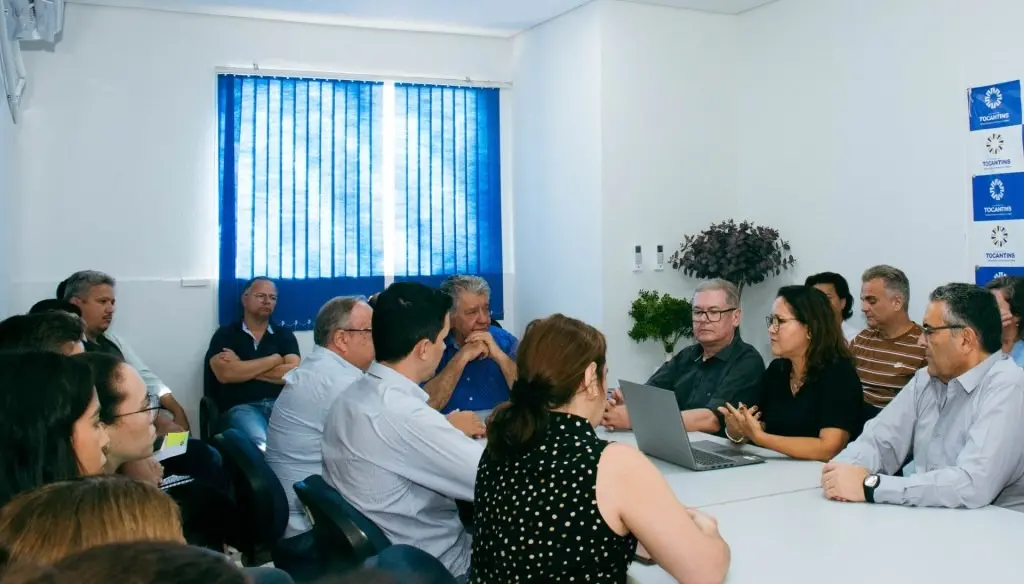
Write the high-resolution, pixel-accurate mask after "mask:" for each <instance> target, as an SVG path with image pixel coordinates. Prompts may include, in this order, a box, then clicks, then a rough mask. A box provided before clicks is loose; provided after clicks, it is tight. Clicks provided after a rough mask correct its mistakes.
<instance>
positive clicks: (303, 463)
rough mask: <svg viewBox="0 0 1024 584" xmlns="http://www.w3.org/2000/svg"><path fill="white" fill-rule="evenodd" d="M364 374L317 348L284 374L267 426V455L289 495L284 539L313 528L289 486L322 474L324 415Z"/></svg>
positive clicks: (329, 352)
mask: <svg viewBox="0 0 1024 584" xmlns="http://www.w3.org/2000/svg"><path fill="white" fill-rule="evenodd" d="M362 376H363V372H362V371H361V370H360V369H359V368H358V367H356V366H355V365H353V364H351V363H349V362H348V361H346V360H345V359H343V358H342V357H341V356H339V355H338V354H337V353H334V352H333V351H330V350H329V349H325V348H324V347H321V346H316V347H313V352H312V353H311V354H310V355H309V357H306V358H305V359H303V361H302V363H301V364H300V365H299V366H298V367H296V368H295V369H292V370H291V371H289V372H288V373H286V374H285V376H284V382H285V386H284V389H283V390H281V395H280V396H279V397H278V398H277V403H275V404H274V412H273V413H272V414H271V416H270V423H269V425H268V426H267V450H266V452H265V454H266V458H267V464H268V465H270V469H271V470H273V471H274V474H275V475H277V478H278V480H280V481H281V486H283V487H284V492H285V495H287V496H288V508H289V517H288V527H287V528H286V529H285V532H284V535H285V537H291V536H293V535H298V534H300V533H303V532H306V531H309V530H310V529H312V528H313V526H312V525H311V524H310V523H309V520H308V519H307V518H306V513H305V511H304V510H303V508H302V504H301V503H300V502H299V498H298V497H297V496H296V495H295V489H293V488H292V486H293V485H294V484H295V483H296V482H298V481H301V480H304V479H306V478H307V477H309V476H310V475H316V474H320V472H321V471H322V470H323V463H324V459H323V455H322V453H321V452H322V451H321V446H320V443H321V441H322V440H323V437H324V422H326V421H327V413H328V412H329V411H330V409H331V405H332V404H333V403H334V400H335V398H337V397H338V395H340V394H341V393H342V391H344V390H345V389H346V388H347V387H348V386H349V385H351V384H352V382H354V381H355V380H357V379H359V378H360V377H362Z"/></svg>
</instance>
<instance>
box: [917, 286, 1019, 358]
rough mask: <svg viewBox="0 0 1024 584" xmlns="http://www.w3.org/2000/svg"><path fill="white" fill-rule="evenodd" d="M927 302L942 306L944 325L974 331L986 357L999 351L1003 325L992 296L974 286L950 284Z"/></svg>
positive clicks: (931, 296)
mask: <svg viewBox="0 0 1024 584" xmlns="http://www.w3.org/2000/svg"><path fill="white" fill-rule="evenodd" d="M929 299H930V300H931V301H932V302H942V303H944V304H945V305H946V306H945V313H944V315H943V318H944V320H945V321H946V324H947V325H952V326H961V327H966V328H969V329H972V330H974V334H976V335H977V336H978V343H979V344H980V345H981V348H982V350H984V351H985V352H986V353H988V354H990V355H991V354H992V353H995V352H997V351H999V349H1000V348H1001V347H1002V344H1003V323H1002V320H1001V318H1000V315H999V305H998V304H997V303H996V299H995V297H994V296H993V295H992V293H991V292H989V291H988V290H986V289H984V288H982V287H981V286H975V285H974V284H961V283H952V284H946V285H945V286H939V287H938V288H936V289H935V290H934V291H932V293H931V295H930V296H929Z"/></svg>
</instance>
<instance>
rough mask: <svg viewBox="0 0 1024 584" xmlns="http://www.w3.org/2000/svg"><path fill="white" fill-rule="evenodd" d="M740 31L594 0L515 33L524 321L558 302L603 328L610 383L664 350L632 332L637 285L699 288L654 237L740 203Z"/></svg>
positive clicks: (721, 21) (677, 235) (695, 225)
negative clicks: (640, 260)
mask: <svg viewBox="0 0 1024 584" xmlns="http://www.w3.org/2000/svg"><path fill="white" fill-rule="evenodd" d="M734 31H735V23H734V22H733V20H732V19H731V18H730V17H726V16H720V15H711V14H706V13H702V12H694V11H687V10H675V9H670V8H664V7H658V6H649V5H644V4H636V3H632V2H611V1H599V2H594V3H591V4H588V5H586V6H584V7H583V8H580V9H578V10H575V11H573V12H571V13H569V14H567V15H565V16H562V17H560V18H558V19H555V20H553V21H551V22H548V23H546V24H544V25H542V26H540V27H537V28H535V29H533V30H531V31H529V32H527V33H524V34H522V35H519V37H518V38H517V40H516V67H515V93H516V110H515V131H516V134H515V156H514V166H515V177H516V198H515V205H516V210H515V216H516V254H517V263H516V278H517V286H516V293H515V296H516V302H517V314H518V317H519V322H520V324H525V323H526V322H527V321H528V320H530V319H532V318H536V317H540V316H546V315H548V314H550V313H552V312H556V311H561V312H565V313H567V314H569V315H572V316H576V317H579V318H582V319H583V320H585V321H587V322H588V323H590V324H593V325H594V326H597V327H598V328H600V329H602V330H603V331H604V332H605V334H606V336H607V338H608V343H609V355H608V359H609V368H610V370H611V376H612V380H613V383H614V380H615V379H616V378H618V377H622V378H626V379H640V380H643V379H646V378H647V376H648V375H649V374H650V372H651V371H652V370H653V369H654V368H655V367H656V366H657V365H658V364H659V363H660V362H661V360H662V358H663V351H662V349H661V346H660V345H659V344H657V343H653V342H651V343H645V344H643V345H637V344H636V343H634V342H633V341H631V340H629V338H628V337H627V336H626V331H627V330H628V329H629V328H630V326H631V325H632V323H631V321H630V319H629V317H628V311H629V306H630V303H631V302H632V301H633V299H634V298H635V297H636V294H637V292H638V291H639V290H640V289H641V288H648V289H657V290H659V291H661V292H669V293H672V294H675V295H678V296H689V295H691V294H692V291H693V285H694V282H692V281H689V280H687V279H686V278H684V277H683V276H681V275H680V274H678V273H676V272H675V271H673V270H672V269H671V268H670V267H668V268H667V269H666V270H665V271H664V272H653V271H652V268H653V262H654V257H655V255H654V252H655V246H656V245H657V244H662V245H664V246H665V252H666V253H665V255H666V258H667V257H668V256H669V255H670V254H671V253H672V251H674V250H675V249H676V247H677V246H678V244H679V243H680V242H681V240H682V236H683V234H685V233H688V232H692V231H695V230H698V229H701V228H703V227H706V226H707V225H708V224H710V223H711V222H712V221H714V220H720V219H725V218H728V217H729V216H731V215H732V213H733V210H734V208H735V204H736V192H735V187H734V181H733V179H732V176H733V173H734V172H735V160H734V159H735V149H736V146H735V142H734V141H733V140H732V139H731V136H732V135H733V134H734V133H735V130H736V127H735V115H736V114H735V111H734V108H735V105H734V104H735V100H734V99H733V98H732V93H733V90H734V81H733V79H734V67H735V58H736V49H735V48H734V47H735V34H734ZM710 55H713V56H714V57H715V58H709V56H710ZM637 244H639V245H642V246H643V249H644V258H645V268H644V271H643V272H640V273H634V272H633V271H632V267H631V265H632V264H631V261H632V257H633V256H632V250H633V246H634V245H637Z"/></svg>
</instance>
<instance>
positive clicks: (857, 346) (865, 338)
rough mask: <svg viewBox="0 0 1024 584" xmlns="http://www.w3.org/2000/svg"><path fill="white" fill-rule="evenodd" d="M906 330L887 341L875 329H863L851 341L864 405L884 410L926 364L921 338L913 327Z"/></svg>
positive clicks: (916, 328)
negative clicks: (920, 342)
mask: <svg viewBox="0 0 1024 584" xmlns="http://www.w3.org/2000/svg"><path fill="white" fill-rule="evenodd" d="M911 325H913V326H911V327H910V330H908V331H907V332H905V333H903V334H902V335H900V336H898V337H896V338H893V339H889V338H886V336H885V335H884V334H883V333H882V331H880V330H878V329H864V330H863V331H861V333H860V334H858V335H857V336H856V337H854V339H853V340H852V341H850V352H851V353H853V358H854V360H855V361H856V364H857V377H859V378H860V382H861V384H862V385H863V386H864V401H865V402H866V403H869V404H871V405H873V406H875V407H876V408H884V407H885V406H886V404H888V403H889V402H890V401H892V398H893V397H895V396H896V394H897V392H899V391H900V389H901V388H902V387H903V386H904V385H906V384H907V383H908V382H909V381H910V380H911V379H912V378H913V377H914V374H915V373H917V372H918V370H920V369H921V368H922V367H924V366H925V365H927V364H928V362H927V360H926V359H925V356H924V347H922V346H921V345H919V344H918V342H917V341H918V339H919V338H920V337H921V335H922V334H923V331H922V330H921V327H920V326H919V325H918V324H917V323H911Z"/></svg>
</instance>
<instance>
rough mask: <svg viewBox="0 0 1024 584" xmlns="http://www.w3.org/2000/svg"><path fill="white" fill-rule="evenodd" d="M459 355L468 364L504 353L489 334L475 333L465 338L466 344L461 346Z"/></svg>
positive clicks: (484, 332)
mask: <svg viewBox="0 0 1024 584" xmlns="http://www.w3.org/2000/svg"><path fill="white" fill-rule="evenodd" d="M459 353H461V354H462V356H463V357H464V358H465V360H466V362H467V363H468V362H470V361H474V360H476V359H486V358H488V357H495V356H497V355H501V354H504V351H502V350H501V347H499V346H498V343H496V342H495V341H494V337H493V336H492V335H491V333H490V332H488V331H477V332H475V333H472V334H470V335H469V336H468V337H466V342H465V343H463V344H462V347H461V348H460V349H459Z"/></svg>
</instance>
